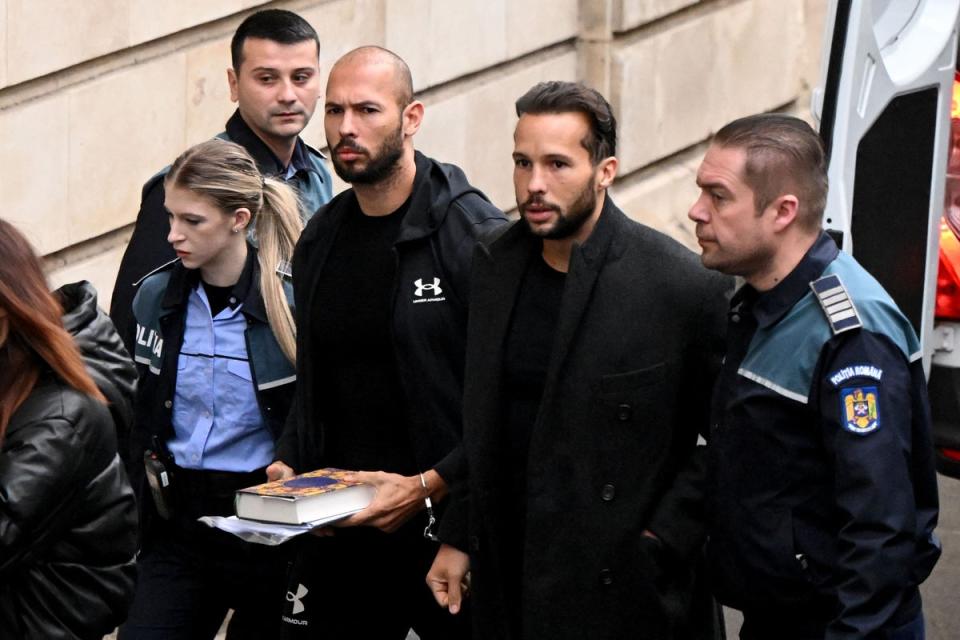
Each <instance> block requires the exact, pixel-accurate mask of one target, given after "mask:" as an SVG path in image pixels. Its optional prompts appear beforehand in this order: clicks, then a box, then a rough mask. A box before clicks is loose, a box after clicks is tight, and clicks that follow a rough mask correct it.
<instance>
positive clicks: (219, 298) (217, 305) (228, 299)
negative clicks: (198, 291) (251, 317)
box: [200, 280, 237, 318]
mask: <svg viewBox="0 0 960 640" xmlns="http://www.w3.org/2000/svg"><path fill="white" fill-rule="evenodd" d="M200 282H201V283H202V284H203V291H204V293H206V294H207V301H208V302H209V303H210V317H212V318H216V317H217V314H218V313H220V312H221V311H223V310H224V309H226V308H227V307H228V306H234V305H236V304H237V299H236V298H235V297H233V288H234V287H235V286H236V285H232V284H231V285H227V286H226V287H217V286H214V285H212V284H210V283H208V282H206V281H204V280H201V281H200Z"/></svg>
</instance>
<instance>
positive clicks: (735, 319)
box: [730, 313, 740, 323]
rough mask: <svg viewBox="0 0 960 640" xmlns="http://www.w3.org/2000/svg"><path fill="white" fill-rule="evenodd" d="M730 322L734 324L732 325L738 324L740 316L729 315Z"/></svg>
mask: <svg viewBox="0 0 960 640" xmlns="http://www.w3.org/2000/svg"><path fill="white" fill-rule="evenodd" d="M730 322H734V323H736V322H740V314H739V313H731V314H730Z"/></svg>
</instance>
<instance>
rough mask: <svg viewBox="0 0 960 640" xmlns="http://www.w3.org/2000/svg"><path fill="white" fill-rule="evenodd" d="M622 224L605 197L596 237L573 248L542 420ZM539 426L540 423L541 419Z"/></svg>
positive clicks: (621, 215) (595, 229) (543, 403)
mask: <svg viewBox="0 0 960 640" xmlns="http://www.w3.org/2000/svg"><path fill="white" fill-rule="evenodd" d="M623 220H624V215H623V213H621V212H620V210H619V209H617V207H616V206H615V205H614V204H613V202H612V201H611V200H610V196H609V195H606V196H605V198H604V203H603V209H602V210H601V212H600V218H599V220H597V224H596V226H595V227H594V229H593V233H591V234H590V237H589V238H587V241H586V242H584V243H583V244H582V245H574V247H573V251H572V252H571V255H570V268H569V270H568V271H567V283H566V285H565V287H564V290H563V301H562V302H561V304H560V317H559V318H558V320H557V329H556V334H555V335H554V339H553V350H552V353H551V355H550V364H549V366H548V367H547V381H546V385H545V386H544V389H543V400H542V401H541V403H540V415H541V416H542V415H543V410H544V407H549V406H550V405H551V403H552V398H553V395H554V392H555V389H556V385H557V380H558V379H559V376H560V371H561V369H562V367H563V364H564V362H565V361H566V359H567V356H568V355H569V353H570V348H571V346H572V345H573V341H574V339H575V338H576V336H577V331H578V329H579V328H580V324H581V322H582V320H583V316H584V314H585V313H586V311H587V308H588V307H589V305H590V298H591V296H592V294H593V288H594V285H595V284H596V282H597V277H598V276H599V275H600V271H601V270H602V269H603V265H604V264H605V262H606V256H607V251H608V249H609V248H610V244H611V243H612V242H613V239H614V238H615V237H616V235H617V232H618V230H619V229H620V228H621V227H622V226H623ZM537 422H538V423H539V422H540V418H539V417H538V420H537Z"/></svg>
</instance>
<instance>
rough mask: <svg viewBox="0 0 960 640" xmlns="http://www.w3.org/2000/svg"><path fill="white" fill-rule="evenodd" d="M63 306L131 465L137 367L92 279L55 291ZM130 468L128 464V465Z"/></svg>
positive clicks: (120, 448)
mask: <svg viewBox="0 0 960 640" xmlns="http://www.w3.org/2000/svg"><path fill="white" fill-rule="evenodd" d="M56 294H57V297H58V298H59V300H60V304H61V306H62V307H63V326H64V327H65V328H66V329H67V331H69V332H70V334H71V335H72V336H73V339H74V341H75V342H76V343H77V346H78V347H80V351H81V353H83V355H84V359H85V362H86V365H87V372H88V373H89V374H90V375H91V376H92V377H93V381H94V382H96V383H97V386H98V387H99V388H100V391H101V392H103V394H104V395H105V396H106V397H107V401H108V402H109V403H110V404H109V407H110V413H111V414H112V415H113V423H114V425H115V426H116V428H117V449H118V451H119V452H120V457H121V459H123V460H124V462H125V463H126V464H127V465H129V460H128V454H129V451H130V425H131V424H132V423H133V398H134V395H135V394H136V392H137V371H136V369H135V368H134V367H133V366H131V363H130V360H131V359H130V354H129V353H127V350H126V348H124V346H123V341H122V340H121V339H120V336H119V335H118V334H117V332H116V331H115V330H114V326H113V323H112V322H111V321H110V318H109V317H107V314H105V313H104V312H103V311H102V310H101V309H100V308H99V307H98V306H97V291H96V289H94V288H93V285H91V284H90V283H89V282H86V281H83V282H75V283H73V284H65V285H63V286H62V287H60V288H59V289H57V291H56ZM128 470H129V466H128Z"/></svg>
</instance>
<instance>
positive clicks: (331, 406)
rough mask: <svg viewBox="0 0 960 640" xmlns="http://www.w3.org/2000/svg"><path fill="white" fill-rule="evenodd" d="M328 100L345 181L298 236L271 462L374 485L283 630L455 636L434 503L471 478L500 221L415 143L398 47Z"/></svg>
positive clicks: (310, 550) (312, 557) (418, 116)
mask: <svg viewBox="0 0 960 640" xmlns="http://www.w3.org/2000/svg"><path fill="white" fill-rule="evenodd" d="M325 108H326V115H325V117H324V125H325V127H326V133H327V141H328V142H329V143H330V149H331V153H332V154H333V163H334V169H335V170H336V171H337V174H338V175H339V176H340V177H341V178H343V179H344V180H346V181H347V182H349V183H351V186H352V188H351V189H349V190H347V191H345V192H343V193H341V194H340V195H338V196H337V197H336V198H334V199H333V200H331V201H330V203H329V204H328V205H327V206H326V207H324V208H323V209H322V210H321V213H319V214H318V215H317V216H315V217H314V219H313V220H311V221H310V224H308V225H307V228H306V229H305V230H304V232H303V235H302V236H301V238H300V242H299V244H298V245H297V250H296V253H295V255H294V260H293V282H294V297H295V299H296V320H297V342H298V344H297V385H298V386H297V397H296V400H295V401H294V407H293V410H292V411H291V416H290V420H289V422H288V426H287V429H286V431H285V432H284V435H283V438H281V441H280V443H279V445H278V449H277V458H278V462H276V463H275V464H273V465H271V467H270V468H268V470H267V471H268V473H269V474H271V475H272V477H279V476H280V475H292V472H293V471H292V470H296V471H297V472H303V471H310V470H311V469H316V468H318V467H322V466H336V467H341V468H344V469H354V470H362V471H365V472H364V473H357V474H356V475H357V479H358V480H361V481H363V482H368V483H370V484H372V485H374V486H375V487H376V488H377V495H376V498H375V499H374V501H373V503H372V504H371V505H370V506H369V507H368V508H367V509H365V510H364V511H362V512H360V513H358V514H356V515H354V516H352V517H351V518H350V519H348V520H347V521H345V522H343V523H341V524H342V526H343V527H344V528H340V529H337V531H336V535H335V536H333V537H330V538H324V539H316V538H314V537H307V539H306V540H303V541H302V544H301V553H300V556H299V559H298V562H297V566H296V568H295V571H294V573H293V581H292V583H291V587H290V594H289V595H288V600H289V601H291V602H292V603H293V605H292V606H291V607H289V608H288V610H287V612H286V614H285V615H284V617H283V621H284V634H285V635H286V636H289V637H302V636H306V637H330V638H347V637H358V638H377V639H378V640H381V639H382V640H390V638H396V639H397V640H402V639H403V638H405V637H406V636H407V632H408V631H409V630H410V628H411V627H413V628H414V630H415V631H416V632H417V634H418V635H419V636H420V638H422V639H423V640H431V639H433V640H441V639H442V640H448V639H454V638H459V637H462V636H463V632H462V631H461V629H462V628H464V627H465V626H466V625H465V624H464V622H465V621H463V620H460V619H454V618H451V617H450V616H449V615H447V613H446V612H445V611H443V610H441V609H440V608H439V607H437V606H436V605H435V604H434V602H433V599H432V598H431V597H430V592H429V591H428V590H427V588H426V585H424V584H423V576H424V575H425V574H426V572H427V569H428V568H429V566H430V562H431V561H432V559H433V556H434V554H435V553H436V548H437V545H436V543H435V542H433V541H432V540H427V539H425V535H426V534H425V531H424V529H425V527H427V528H428V531H427V533H429V525H428V523H429V522H430V519H431V518H432V517H433V516H434V514H433V513H431V512H427V511H426V510H425V499H426V498H430V500H431V504H432V506H433V507H436V508H437V509H438V510H439V509H441V508H442V507H443V505H442V504H440V501H441V500H442V498H443V497H444V495H445V494H446V491H447V485H448V484H449V483H450V482H451V481H453V480H454V478H456V477H457V476H458V475H460V474H461V473H462V458H461V455H460V452H459V444H460V429H461V395H462V392H463V386H462V385H463V357H464V356H463V354H464V342H465V335H466V300H467V295H468V278H469V265H470V259H471V256H472V255H473V247H474V244H475V243H476V241H477V239H478V237H479V235H480V234H481V233H483V232H484V231H485V230H489V229H492V228H494V227H497V226H499V225H501V224H503V223H505V222H506V218H505V217H504V215H503V214H502V213H501V212H500V211H499V210H498V209H497V208H496V207H494V206H493V205H492V204H490V203H489V202H488V201H487V200H486V198H485V197H484V196H483V194H481V193H480V192H479V191H478V190H476V189H475V188H474V187H472V186H471V185H470V184H469V182H468V181H467V179H466V176H465V175H464V174H463V172H462V171H461V170H460V169H458V168H457V167H455V166H453V165H449V164H443V163H440V162H437V161H435V160H432V159H430V158H428V157H426V156H424V155H423V154H421V153H419V152H416V151H415V150H414V145H413V137H414V135H415V134H416V133H417V131H418V130H419V128H420V123H421V122H422V119H423V113H424V108H423V104H422V103H421V102H419V101H418V100H415V99H414V96H413V85H412V81H411V78H410V70H409V68H408V67H407V65H406V63H405V62H404V61H403V60H401V59H400V58H399V57H397V56H396V55H395V54H393V53H391V52H390V51H387V50H385V49H381V48H379V47H361V48H360V49H356V50H354V51H351V52H349V53H347V54H346V55H344V56H343V57H342V58H340V60H338V61H337V62H336V64H335V65H334V66H333V69H332V70H331V71H330V78H329V80H328V82H327V96H326V107H325ZM436 515H437V516H439V515H440V514H439V513H437V514H436Z"/></svg>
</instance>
